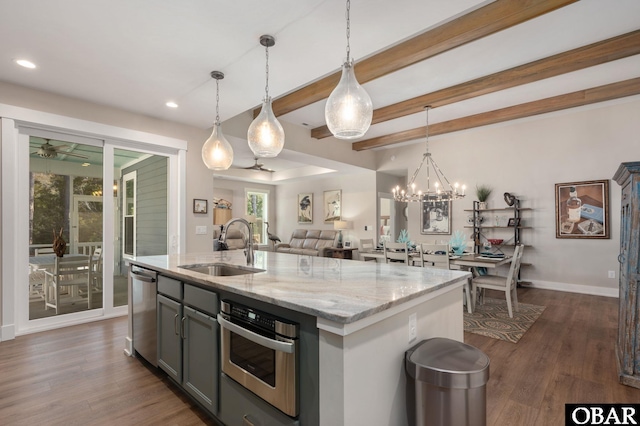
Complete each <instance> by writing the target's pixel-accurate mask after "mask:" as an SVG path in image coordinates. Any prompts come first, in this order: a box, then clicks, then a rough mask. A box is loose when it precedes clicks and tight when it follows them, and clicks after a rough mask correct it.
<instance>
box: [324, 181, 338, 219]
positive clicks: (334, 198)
mask: <svg viewBox="0 0 640 426" xmlns="http://www.w3.org/2000/svg"><path fill="white" fill-rule="evenodd" d="M323 208H324V223H333V222H335V221H336V220H341V218H342V191H341V190H340V189H334V190H331V191H324V204H323Z"/></svg>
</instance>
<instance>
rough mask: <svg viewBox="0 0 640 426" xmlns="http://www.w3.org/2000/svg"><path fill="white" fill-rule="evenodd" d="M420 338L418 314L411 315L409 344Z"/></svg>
mask: <svg viewBox="0 0 640 426" xmlns="http://www.w3.org/2000/svg"><path fill="white" fill-rule="evenodd" d="M417 337H418V314H416V313H413V314H411V315H409V343H411V342H413V341H414V340H416V338H417Z"/></svg>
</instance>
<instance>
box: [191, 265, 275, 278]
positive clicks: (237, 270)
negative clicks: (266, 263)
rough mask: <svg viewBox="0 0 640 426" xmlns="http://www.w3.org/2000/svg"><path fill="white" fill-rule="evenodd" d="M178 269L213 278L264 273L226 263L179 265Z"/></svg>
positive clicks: (259, 270)
mask: <svg viewBox="0 0 640 426" xmlns="http://www.w3.org/2000/svg"><path fill="white" fill-rule="evenodd" d="M178 268H182V269H188V270H190V271H193V272H199V273H201V274H207V275H212V276H214V277H230V276H233V275H245V274H255V273H256V272H264V269H258V268H250V267H248V266H237V265H229V264H227V263H198V264H194V265H180V266H178Z"/></svg>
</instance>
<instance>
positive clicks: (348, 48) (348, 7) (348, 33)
mask: <svg viewBox="0 0 640 426" xmlns="http://www.w3.org/2000/svg"><path fill="white" fill-rule="evenodd" d="M350 11H351V0H347V12H346V15H347V64H348V63H349V57H350V56H351V44H349V39H350V38H351V18H350V16H349V12H350Z"/></svg>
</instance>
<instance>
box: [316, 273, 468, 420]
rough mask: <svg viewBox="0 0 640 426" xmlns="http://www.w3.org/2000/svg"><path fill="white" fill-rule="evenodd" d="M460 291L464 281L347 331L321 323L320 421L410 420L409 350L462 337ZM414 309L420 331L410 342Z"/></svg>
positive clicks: (461, 338) (461, 339)
mask: <svg viewBox="0 0 640 426" xmlns="http://www.w3.org/2000/svg"><path fill="white" fill-rule="evenodd" d="M461 296H462V289H461V287H460V286H451V288H450V289H449V291H446V292H444V293H443V294H441V295H440V296H439V297H437V298H432V299H430V300H426V301H424V302H423V303H419V304H417V305H416V306H414V307H411V308H409V309H407V310H405V311H402V312H398V313H396V314H395V315H392V316H390V317H388V318H386V319H385V320H382V321H378V322H375V323H373V324H371V325H369V326H367V327H364V328H361V329H359V330H358V331H355V332H353V333H350V334H348V335H345V336H341V335H339V334H336V333H332V332H330V331H326V330H322V329H321V330H320V425H321V426H341V425H344V426H347V425H356V424H363V425H364V424H366V425H394V426H403V425H407V424H408V419H407V406H406V395H407V392H406V387H407V379H406V373H405V369H404V352H405V351H406V350H407V349H409V348H410V347H412V346H413V345H415V344H416V343H417V342H420V341H421V340H424V339H428V338H431V337H447V338H450V339H454V340H458V341H463V338H464V336H463V322H462V321H463V317H462V311H463V306H462V297H461ZM412 314H416V316H417V330H416V331H417V336H416V339H415V340H413V341H411V342H410V341H409V317H410V316H411V315H412Z"/></svg>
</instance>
